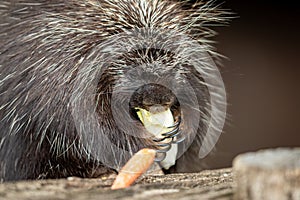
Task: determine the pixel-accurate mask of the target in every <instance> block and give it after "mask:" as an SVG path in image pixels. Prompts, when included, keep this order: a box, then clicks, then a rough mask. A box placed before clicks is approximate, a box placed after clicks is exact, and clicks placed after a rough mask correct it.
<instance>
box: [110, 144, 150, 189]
mask: <svg viewBox="0 0 300 200" xmlns="http://www.w3.org/2000/svg"><path fill="white" fill-rule="evenodd" d="M155 153H156V151H155V150H154V149H148V148H144V149H141V150H140V151H138V152H137V153H136V154H134V155H133V156H132V157H131V158H130V159H129V161H128V162H127V163H126V164H125V165H124V167H123V168H122V169H121V171H120V172H119V174H118V176H117V177H116V179H115V181H114V183H113V184H112V186H111V189H112V190H115V189H121V188H126V187H129V186H130V185H132V183H133V182H134V181H135V180H136V179H137V178H139V177H140V176H141V175H142V174H143V173H145V172H146V171H147V169H149V167H150V166H151V165H152V164H153V162H154V158H155Z"/></svg>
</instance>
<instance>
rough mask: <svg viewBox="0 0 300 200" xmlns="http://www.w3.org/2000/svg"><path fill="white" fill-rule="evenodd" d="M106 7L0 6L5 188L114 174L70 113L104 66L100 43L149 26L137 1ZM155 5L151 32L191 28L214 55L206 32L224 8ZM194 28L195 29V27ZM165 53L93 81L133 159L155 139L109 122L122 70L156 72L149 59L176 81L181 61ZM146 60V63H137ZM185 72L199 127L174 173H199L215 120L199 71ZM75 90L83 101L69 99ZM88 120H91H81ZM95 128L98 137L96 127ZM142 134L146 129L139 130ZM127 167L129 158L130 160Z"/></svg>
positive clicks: (26, 1)
mask: <svg viewBox="0 0 300 200" xmlns="http://www.w3.org/2000/svg"><path fill="white" fill-rule="evenodd" d="M149 1H150V2H152V3H150V4H149V5H152V6H153V5H154V3H153V2H156V1H154V0H153V1H152V0H149ZM108 2H109V1H105V0H99V1H93V0H90V1H85V2H84V1H77V0H66V1H64V0H52V1H46V0H37V1H33V0H2V1H1V2H0V16H1V18H0V106H1V107H0V119H1V121H0V130H1V132H0V178H1V180H2V181H10V180H20V179H37V178H58V177H67V176H80V177H97V176H100V175H101V174H105V173H111V172H113V171H115V170H116V169H112V168H111V167H110V166H106V165H105V164H103V163H102V162H101V161H99V159H97V158H95V157H93V154H92V153H91V151H93V148H90V147H89V146H86V145H85V144H83V143H81V138H82V135H81V133H80V132H79V131H78V130H77V128H76V124H75V122H74V118H73V116H72V111H71V108H72V106H73V102H74V101H75V100H77V98H83V99H84V98H87V97H86V96H85V94H84V93H81V91H80V88H82V87H81V86H84V85H85V83H87V84H89V83H90V82H89V75H88V72H89V70H90V69H91V67H92V65H93V66H94V65H95V63H96V64H97V63H101V62H102V61H101V59H102V58H101V56H102V55H101V53H99V52H100V51H101V48H102V46H101V45H102V42H103V41H105V40H106V39H107V38H109V37H110V36H112V35H115V34H117V33H122V32H123V31H124V30H127V29H128V30H130V29H132V28H136V27H138V28H143V27H144V26H145V24H144V22H142V21H141V19H142V18H143V17H141V16H139V13H140V12H138V9H141V8H139V6H140V5H136V4H133V2H139V1H138V0H127V1H126V0H121V1H120V2H118V3H115V4H110V3H108ZM159 5H160V7H157V8H156V10H154V12H156V14H158V15H159V16H163V18H158V20H157V21H155V22H149V23H150V24H151V26H153V27H156V28H163V29H169V28H170V27H173V26H172V25H174V24H176V27H181V28H182V29H181V30H179V31H181V32H183V30H185V31H184V33H186V34H189V35H190V36H191V37H193V38H194V39H196V40H198V41H199V43H203V44H205V45H207V47H208V51H209V53H211V55H215V54H214V53H213V50H212V48H210V46H209V44H208V43H207V42H206V41H207V39H208V38H209V37H211V36H212V34H213V32H212V31H210V29H208V28H207V26H206V25H205V24H206V22H208V23H211V22H215V21H216V22H219V21H224V18H223V17H222V13H221V12H220V11H219V10H217V9H216V8H215V7H212V6H211V5H210V6H207V8H205V7H203V5H204V4H203V3H198V4H195V5H194V6H191V7H190V6H183V5H184V4H182V3H175V2H171V1H167V0H166V1H161V2H160V4H159ZM135 6H136V7H135ZM109 11H110V12H109ZM201 12H202V14H203V13H204V15H203V16H204V17H202V18H201V17H200V18H197V15H199V14H201ZM205 12H206V13H205ZM136 16H137V17H136ZM118 17H120V18H118ZM177 18H178V20H176V19H177ZM120 19H123V20H122V21H120ZM146 20H147V19H146ZM189 20H190V21H189ZM193 20H194V22H193V23H190V22H191V21H193ZM125 22H126V23H125ZM164 39H165V40H167V41H168V40H172V38H164ZM156 43H158V42H156ZM157 45H160V44H157ZM111 53H112V54H114V53H115V52H111ZM156 53H157V52H156ZM159 53H160V56H158V57H155V56H151V55H150V54H149V52H147V51H144V50H141V51H140V52H132V53H131V55H128V57H126V55H120V56H117V57H118V58H119V60H115V61H113V62H114V63H109V64H108V63H106V64H107V65H109V66H110V67H107V68H106V71H105V72H104V74H103V76H102V77H97V78H99V79H100V80H98V84H97V85H98V89H97V92H96V93H95V94H94V95H95V96H94V97H92V99H93V100H94V101H95V102H96V103H97V109H96V113H97V116H98V119H99V124H100V125H101V131H102V132H103V133H104V134H106V135H107V136H108V138H109V139H110V140H111V141H112V143H113V144H116V145H119V146H120V147H122V148H125V149H127V150H128V149H129V148H130V151H131V153H134V152H136V151H137V150H138V149H140V148H142V147H145V146H148V145H149V144H151V141H147V139H143V138H136V137H131V136H128V135H127V134H126V133H124V131H123V130H119V129H118V126H117V125H116V123H115V121H114V118H113V116H112V114H111V93H112V90H113V87H114V84H115V82H116V81H117V80H119V79H120V76H121V75H122V74H125V73H126V72H127V71H128V68H126V67H125V66H128V67H129V68H130V66H132V63H135V64H139V65H140V64H147V65H151V62H152V61H153V60H154V61H159V62H161V63H164V64H165V66H166V68H164V69H161V71H164V72H163V74H169V75H170V76H171V77H172V74H175V73H177V71H178V70H179V68H178V66H177V67H176V66H174V64H173V63H176V62H177V63H178V58H174V57H172V55H171V54H168V52H165V53H163V52H159ZM116 54H117V53H116ZM141 54H142V55H144V57H145V56H146V57H148V58H149V59H148V60H147V59H146V60H143V59H140V58H141V57H140V56H141ZM150 58H151V59H153V60H151V59H150ZM121 61H122V62H121ZM173 61H174V62H173ZM175 61H176V62H175ZM118 62H119V63H118ZM92 63H93V64H92ZM100 66H101V65H100V64H99V67H100ZM120 66H121V67H120ZM180 69H184V73H183V74H181V75H180V76H182V77H184V78H185V79H188V80H190V83H191V85H192V87H193V88H194V90H195V93H196V94H197V99H198V102H199V107H200V110H199V112H201V121H200V124H199V128H198V134H197V136H196V138H195V141H194V143H193V145H192V147H191V148H190V150H189V151H187V152H186V154H185V156H183V157H182V158H180V159H179V161H178V163H177V165H176V166H175V167H174V168H173V169H172V171H191V170H199V169H200V167H199V166H198V164H199V162H198V161H196V160H197V159H196V158H197V152H198V150H199V146H200V145H201V141H202V138H203V134H204V133H205V131H206V128H207V121H208V119H209V117H210V114H209V110H210V106H209V94H208V91H207V87H206V86H205V84H203V79H202V78H201V75H200V74H199V73H198V72H197V71H196V70H195V69H193V66H188V65H186V66H185V65H183V64H181V65H180ZM120 74H121V75H120ZM79 77H81V78H82V79H81V78H79ZM164 78H165V77H164ZM78 81H79V82H78ZM178 81H180V80H178ZM76 90H78V91H77V94H78V96H72V94H74V91H76ZM183 90H184V88H183ZM187 98H188V97H187ZM120 102H121V100H120ZM82 109H83V110H85V109H84V108H82ZM185 109H188V108H185ZM78 112H80V111H78ZM83 116H84V117H86V118H88V116H85V115H84V114H83ZM183 119H184V120H186V121H189V120H190V122H192V120H193V119H192V116H190V117H189V116H185V117H184V116H183ZM186 124H187V123H186ZM137 126H138V125H137ZM90 129H91V130H92V129H93V127H92V125H91V127H90ZM141 131H144V130H142V128H141ZM87 132H88V131H87ZM85 134H88V133H85ZM88 138H89V137H88ZM95 138H96V139H97V140H96V141H94V142H96V144H97V145H99V146H100V149H101V151H102V152H101V153H100V154H101V157H103V158H105V159H113V158H110V157H109V156H107V157H106V151H105V148H108V147H106V146H105V145H106V144H105V142H104V141H103V140H102V139H101V138H97V136H95ZM128 144H130V145H128ZM129 146H130V147H129ZM114 159H115V158H114ZM122 159H124V160H126V159H127V157H126V158H122ZM186 160H188V162H186ZM115 162H118V161H115ZM120 163H123V162H120Z"/></svg>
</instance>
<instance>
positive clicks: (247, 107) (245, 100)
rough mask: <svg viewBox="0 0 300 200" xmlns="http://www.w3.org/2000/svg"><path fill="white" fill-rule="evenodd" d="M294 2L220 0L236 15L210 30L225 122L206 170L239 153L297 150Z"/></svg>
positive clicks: (299, 121) (299, 95)
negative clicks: (219, 56) (220, 78)
mask: <svg viewBox="0 0 300 200" xmlns="http://www.w3.org/2000/svg"><path fill="white" fill-rule="evenodd" d="M296 3H297V1H294V2H293V1H291V0H290V1H284V2H283V1H278V2H275V1H272V2H271V3H269V2H266V1H259V0H256V1H253V0H252V1H240V0H225V3H224V4H223V6H222V7H225V8H230V9H231V10H232V11H233V12H235V13H237V16H239V17H238V18H236V19H233V20H232V22H231V24H230V26H228V27H219V28H216V29H215V30H217V31H218V32H219V35H218V36H217V37H216V38H215V39H216V40H217V42H218V43H217V44H216V47H217V51H218V52H220V53H221V54H223V55H225V56H226V57H228V59H227V60H223V64H224V66H223V67H222V68H221V73H222V76H223V79H224V82H225V86H226V90H227V93H228V102H229V105H228V120H227V124H226V125H225V127H224V133H223V134H222V135H221V137H220V139H219V141H218V143H217V148H216V150H215V151H214V152H213V153H211V154H210V155H209V156H207V157H206V158H205V159H204V161H205V163H206V164H207V168H220V167H229V166H231V164H232V160H233V158H234V157H235V156H236V155H237V154H239V153H243V152H247V151H256V150H259V149H264V148H272V147H296V146H299V147H300V64H299V63H300V39H299V38H300V20H299V19H300V8H299V6H297V5H296Z"/></svg>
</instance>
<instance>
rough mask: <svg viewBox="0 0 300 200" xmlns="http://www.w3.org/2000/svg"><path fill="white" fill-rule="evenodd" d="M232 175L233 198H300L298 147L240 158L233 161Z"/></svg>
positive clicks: (248, 154) (294, 199)
mask: <svg viewBox="0 0 300 200" xmlns="http://www.w3.org/2000/svg"><path fill="white" fill-rule="evenodd" d="M233 173H234V179H235V184H236V189H235V195H234V198H235V199H238V200H240V199H245V200H261V199H264V200H268V199H270V200H277V199H278V200H296V199H297V200H299V199H300V148H294V149H288V148H278V149H272V150H261V151H258V152H255V153H246V154H242V155H239V156H237V157H236V158H235V159H234V161H233Z"/></svg>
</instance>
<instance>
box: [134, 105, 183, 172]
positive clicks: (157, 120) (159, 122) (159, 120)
mask: <svg viewBox="0 0 300 200" xmlns="http://www.w3.org/2000/svg"><path fill="white" fill-rule="evenodd" d="M138 110H139V111H138V112H137V115H138V117H139V118H140V120H141V121H142V123H143V124H144V126H145V128H146V129H147V131H148V132H150V133H152V134H153V135H154V136H155V137H156V138H163V136H162V135H161V134H162V133H166V132H168V131H171V130H172V129H170V128H167V127H170V126H173V125H174V117H173V114H172V112H171V110H170V109H167V110H165V111H163V112H160V113H155V114H153V113H150V112H148V111H147V110H144V109H138ZM166 142H170V140H167V139H166ZM177 152H178V144H171V149H170V150H169V151H167V153H166V158H165V159H164V160H163V161H161V162H160V164H161V165H162V167H163V168H165V169H169V168H170V167H171V166H173V165H175V161H176V156H177Z"/></svg>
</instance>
